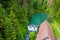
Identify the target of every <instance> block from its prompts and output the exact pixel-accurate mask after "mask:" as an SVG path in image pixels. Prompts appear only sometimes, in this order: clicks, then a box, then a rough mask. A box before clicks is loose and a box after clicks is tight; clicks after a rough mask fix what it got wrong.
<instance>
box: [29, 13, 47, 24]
mask: <svg viewBox="0 0 60 40" xmlns="http://www.w3.org/2000/svg"><path fill="white" fill-rule="evenodd" d="M44 20H47V14H46V13H35V14H34V15H33V16H32V18H31V20H30V22H29V24H33V25H40V24H41V23H42V22H43V21H44Z"/></svg>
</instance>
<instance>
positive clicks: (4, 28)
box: [0, 0, 60, 40]
mask: <svg viewBox="0 0 60 40" xmlns="http://www.w3.org/2000/svg"><path fill="white" fill-rule="evenodd" d="M36 12H42V13H43V12H46V13H47V14H48V20H49V22H50V24H51V27H52V29H53V32H54V34H55V37H57V38H60V0H0V40H24V39H25V36H26V34H27V32H28V30H27V25H28V23H29V20H30V19H31V17H32V15H33V14H34V13H36ZM34 35H35V34H33V33H31V40H34V39H35V36H34Z"/></svg>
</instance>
